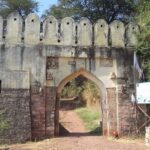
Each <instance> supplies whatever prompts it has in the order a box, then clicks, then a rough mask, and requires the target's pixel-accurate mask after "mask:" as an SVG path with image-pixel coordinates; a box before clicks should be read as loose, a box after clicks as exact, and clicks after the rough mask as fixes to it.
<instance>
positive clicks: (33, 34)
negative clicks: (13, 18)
mask: <svg viewBox="0 0 150 150" xmlns="http://www.w3.org/2000/svg"><path fill="white" fill-rule="evenodd" d="M39 41H40V19H39V17H38V16H37V15H36V14H34V13H32V14H29V15H28V16H27V18H26V20H25V33H24V42H25V44H27V45H36V44H38V43H39Z"/></svg>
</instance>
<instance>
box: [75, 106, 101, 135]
mask: <svg viewBox="0 0 150 150" xmlns="http://www.w3.org/2000/svg"><path fill="white" fill-rule="evenodd" d="M75 112H76V113H77V114H78V116H79V117H80V118H81V119H82V120H83V121H84V123H85V127H86V129H87V130H88V131H89V132H90V133H91V134H101V127H100V124H99V122H100V118H101V114H100V112H98V111H93V110H91V109H89V108H86V107H83V108H78V109H76V110H75Z"/></svg>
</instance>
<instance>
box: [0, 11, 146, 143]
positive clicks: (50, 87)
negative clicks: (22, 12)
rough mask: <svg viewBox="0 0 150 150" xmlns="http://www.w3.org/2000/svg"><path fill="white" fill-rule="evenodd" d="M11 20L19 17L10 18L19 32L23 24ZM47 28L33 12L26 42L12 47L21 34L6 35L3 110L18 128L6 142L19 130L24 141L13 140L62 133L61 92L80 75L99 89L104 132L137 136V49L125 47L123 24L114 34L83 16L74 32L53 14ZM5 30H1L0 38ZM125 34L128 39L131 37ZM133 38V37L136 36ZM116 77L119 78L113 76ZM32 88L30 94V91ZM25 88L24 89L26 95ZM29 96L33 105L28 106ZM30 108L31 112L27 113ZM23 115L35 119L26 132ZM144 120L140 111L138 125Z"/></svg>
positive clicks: (1, 64)
mask: <svg viewBox="0 0 150 150" xmlns="http://www.w3.org/2000/svg"><path fill="white" fill-rule="evenodd" d="M10 16H11V15H10ZM13 19H15V18H13V17H10V19H9V21H10V20H11V21H10V23H8V25H9V26H10V24H11V22H13V23H14V22H15V23H16V27H17V29H18V28H20V27H19V25H20V24H19V22H18V23H17V21H19V20H18V19H17V20H13ZM2 22H3V20H1V21H0V28H1V26H2ZM41 25H42V24H41ZM14 26H15V25H14ZM43 27H44V28H42V26H41V27H40V19H39V17H38V16H37V15H35V14H30V15H29V16H28V17H27V18H26V20H25V32H24V35H25V39H24V42H23V39H22V43H19V42H18V41H17V42H18V43H17V42H14V43H13V42H12V39H11V38H8V39H7V37H13V36H15V37H16V39H18V40H19V39H20V37H19V36H20V30H15V31H16V32H17V34H18V33H19V35H18V37H17V34H16V33H14V35H10V33H9V32H8V34H9V36H7V37H6V39H5V40H4V39H3V43H0V80H1V83H2V89H1V90H2V93H0V102H1V105H0V108H5V106H7V107H6V108H9V109H10V110H9V112H10V113H12V118H13V119H15V120H14V122H13V121H12V122H13V126H14V124H17V125H16V127H15V128H14V130H13V128H11V133H13V134H12V135H10V133H9V134H8V133H7V134H6V135H3V137H4V138H5V137H6V136H7V135H10V136H9V137H8V136H7V137H6V138H5V139H6V142H8V139H7V138H9V139H12V138H13V136H14V135H15V134H16V132H17V131H18V134H19V135H17V136H18V137H19V138H20V140H19V138H18V137H15V138H14V140H13V141H12V142H21V141H25V139H27V138H29V137H30V136H31V133H32V138H33V139H42V138H45V137H47V136H48V137H51V136H53V135H54V130H55V131H58V128H57V127H58V124H59V122H58V120H59V115H58V112H59V96H60V92H61V90H62V89H63V87H64V86H65V85H66V84H67V83H68V82H70V81H72V80H73V79H75V78H76V77H78V76H84V77H85V78H87V79H89V80H91V81H93V82H94V83H95V84H96V85H97V86H98V87H99V90H100V94H101V99H102V111H103V114H102V115H103V116H102V117H103V133H104V134H106V135H110V134H111V133H112V132H113V131H116V130H117V132H118V133H119V134H121V135H126V134H130V133H135V131H136V130H135V110H134V108H135V107H134V106H133V104H132V103H131V102H130V96H131V93H132V92H133V89H130V87H131V85H132V88H133V84H134V83H133V74H132V72H133V67H132V66H133V59H132V58H133V50H134V47H133V48H132V47H126V48H125V47H124V46H125V44H124V42H125V39H124V36H125V35H124V32H125V28H124V25H123V23H121V22H119V21H114V22H113V23H112V24H111V25H110V33H111V35H110V33H109V32H108V28H109V27H108V25H107V23H106V22H105V21H104V20H99V21H98V22H97V24H95V26H94V28H93V26H92V24H91V23H90V21H89V20H88V19H87V18H82V19H81V21H80V22H79V24H78V26H77V28H76V23H75V22H74V20H72V19H71V18H64V19H63V20H62V21H61V22H58V21H57V20H56V19H55V18H54V17H52V16H51V17H49V18H47V20H45V21H44V24H43ZM20 29H21V28H20ZM93 29H94V30H95V32H94V33H93ZM130 29H131V27H130ZM2 30H3V29H2ZM2 30H1V29H0V37H2V32H1V31H2ZM127 30H128V31H129V29H127ZM10 32H11V31H10ZM40 32H41V33H40ZM126 33H128V32H126ZM130 33H131V32H130ZM132 33H133V32H132ZM76 34H77V35H76ZM127 35H128V38H129V34H127ZM76 36H77V37H76ZM132 36H133V37H134V34H132ZM132 36H131V37H132ZM109 37H111V40H112V41H111V44H112V45H111V46H110V45H109V44H108V38H109ZM9 39H10V42H8V41H9ZM16 39H15V40H16ZM94 39H95V40H94ZM133 39H134V38H132V39H128V41H130V42H128V43H130V46H131V45H132V44H133V43H134V40H133ZM11 42H12V43H11ZM76 42H77V43H76ZM109 42H110V41H109ZM94 43H95V45H94ZM131 43H132V44H131ZM128 46H129V45H128ZM113 73H114V74H115V78H111V77H110V75H112V74H113ZM30 87H31V93H26V92H27V91H26V90H29V88H30ZM23 90H25V91H26V92H25V94H24V93H23ZM14 91H15V92H14ZM16 91H17V92H16ZM131 91H132V92H131ZM20 92H21V93H20ZM20 94H21V95H20ZM29 96H30V98H31V103H29V104H27V103H28V102H29V100H30V98H29ZM26 98H27V100H26V101H25V99H26ZM28 98H29V99H28ZM56 98H57V99H56ZM7 102H8V103H7ZM16 105H17V106H16ZM22 105H23V107H24V108H23V107H22ZM20 106H21V107H20ZM29 106H30V108H31V112H29V111H28V112H27V111H26V109H27V110H29ZM16 109H17V110H18V112H20V111H21V117H22V118H23V119H22V118H20V116H18V114H17V115H16V118H15V117H14V116H15V115H14V114H16V112H17V111H16ZM20 109H21V110H20ZM144 109H145V108H144ZM9 112H8V113H6V114H9ZM23 114H24V115H25V116H27V115H28V117H25V118H27V119H28V121H29V118H30V119H31V122H30V124H31V123H32V127H31V125H30V130H28V131H27V128H28V127H29V126H28V123H29V122H28V121H27V124H25V123H23V124H22V125H21V122H22V120H23V122H24V121H25V118H24V116H23ZM8 117H10V115H8ZM144 119H145V117H144V116H143V115H142V113H141V112H138V123H137V126H140V125H141V123H143V121H144ZM56 120H57V121H56ZM54 121H55V123H54ZM20 129H21V130H23V133H21V131H20ZM29 133H30V136H29ZM25 134H26V135H25Z"/></svg>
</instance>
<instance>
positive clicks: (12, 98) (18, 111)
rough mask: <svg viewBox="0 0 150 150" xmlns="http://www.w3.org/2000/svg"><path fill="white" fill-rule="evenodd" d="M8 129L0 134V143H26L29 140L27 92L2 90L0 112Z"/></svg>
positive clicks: (28, 102)
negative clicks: (2, 113) (2, 112)
mask: <svg viewBox="0 0 150 150" xmlns="http://www.w3.org/2000/svg"><path fill="white" fill-rule="evenodd" d="M2 110H5V111H4V116H5V119H6V121H7V124H8V129H7V130H4V132H3V133H1V134H0V143H3V144H4V143H7V144H8V143H9V144H11V143H16V142H26V141H27V140H30V139H31V116H30V93H29V90H28V89H27V90H21V89H19V90H11V89H4V90H2V91H1V94H0V111H2Z"/></svg>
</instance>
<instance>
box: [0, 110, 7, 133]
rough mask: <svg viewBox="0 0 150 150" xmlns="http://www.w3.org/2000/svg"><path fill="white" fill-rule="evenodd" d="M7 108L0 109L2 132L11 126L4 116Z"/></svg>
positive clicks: (0, 127) (0, 129)
mask: <svg viewBox="0 0 150 150" xmlns="http://www.w3.org/2000/svg"><path fill="white" fill-rule="evenodd" d="M5 112H6V111H5V110H0V134H2V133H3V132H4V131H5V130H7V129H8V128H9V125H8V120H7V119H6V118H5V117H4V116H5V115H4V114H5Z"/></svg>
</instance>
